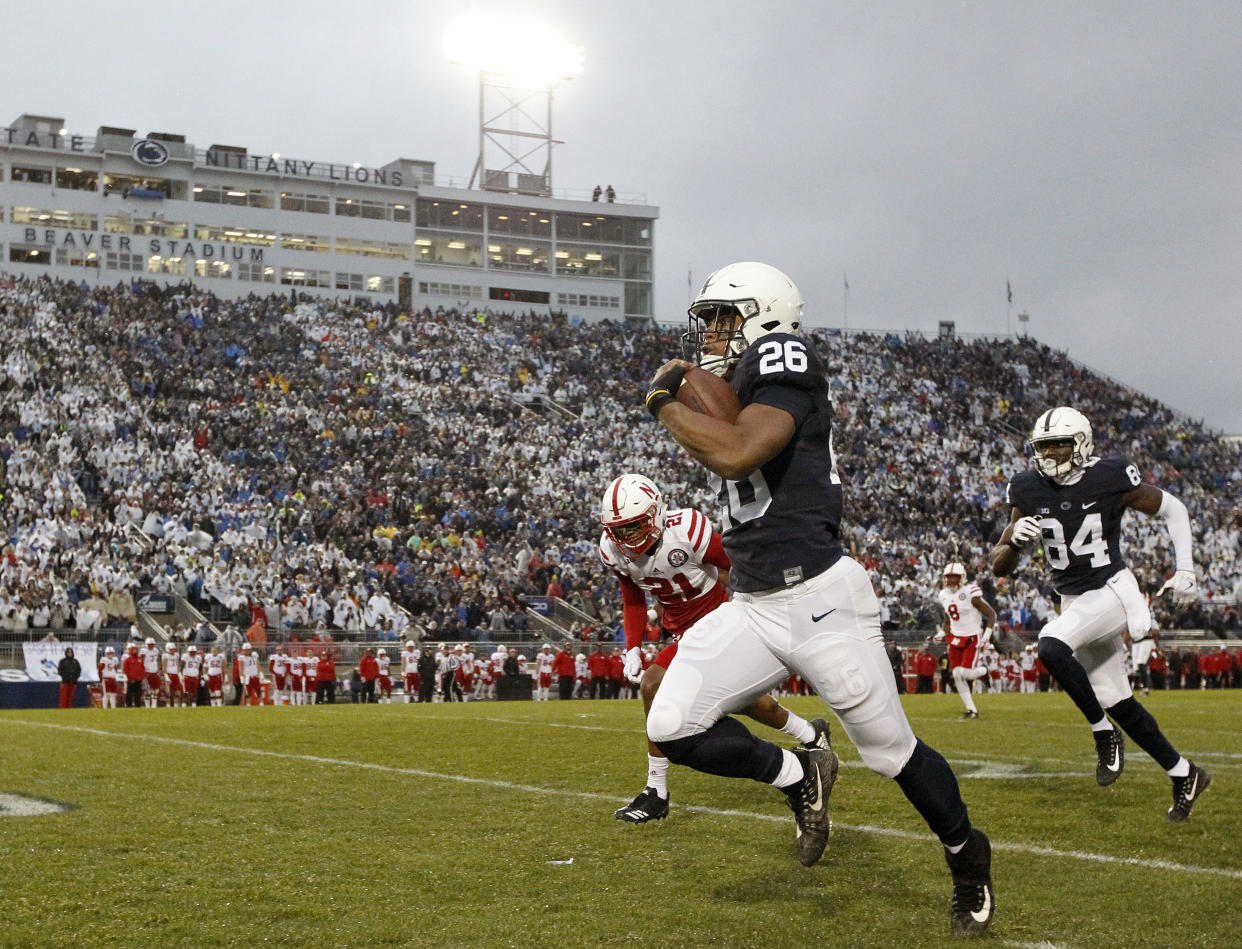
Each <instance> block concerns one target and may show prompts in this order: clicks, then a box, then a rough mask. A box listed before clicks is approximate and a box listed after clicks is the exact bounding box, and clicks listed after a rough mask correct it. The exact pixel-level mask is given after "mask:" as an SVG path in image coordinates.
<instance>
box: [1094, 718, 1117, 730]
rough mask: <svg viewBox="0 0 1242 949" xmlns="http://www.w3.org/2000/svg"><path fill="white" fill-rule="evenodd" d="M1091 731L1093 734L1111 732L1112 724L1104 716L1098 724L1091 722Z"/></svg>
mask: <svg viewBox="0 0 1242 949" xmlns="http://www.w3.org/2000/svg"><path fill="white" fill-rule="evenodd" d="M1091 730H1092V731H1093V732H1111V731H1112V730H1113V723H1112V722H1110V721H1109V720H1108V716H1105V717H1104V718H1101V719H1100V720H1099V721H1098V722H1092V723H1091Z"/></svg>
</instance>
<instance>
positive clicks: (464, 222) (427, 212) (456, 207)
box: [414, 198, 483, 233]
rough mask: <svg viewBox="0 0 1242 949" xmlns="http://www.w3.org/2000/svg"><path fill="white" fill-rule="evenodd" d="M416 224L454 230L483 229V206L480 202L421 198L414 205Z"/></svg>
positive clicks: (478, 230)
mask: <svg viewBox="0 0 1242 949" xmlns="http://www.w3.org/2000/svg"><path fill="white" fill-rule="evenodd" d="M414 210H415V226H416V227H431V228H437V229H439V230H452V231H477V232H479V233H482V231H483V208H482V206H481V205H478V204H462V203H461V202H458V201H437V200H433V199H431V198H419V199H418V201H417V203H416V204H415V205H414Z"/></svg>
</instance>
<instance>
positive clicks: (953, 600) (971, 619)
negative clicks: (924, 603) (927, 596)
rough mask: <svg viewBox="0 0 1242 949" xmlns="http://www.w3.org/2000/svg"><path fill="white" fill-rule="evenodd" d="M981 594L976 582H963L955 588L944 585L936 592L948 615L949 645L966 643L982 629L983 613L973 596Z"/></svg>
mask: <svg viewBox="0 0 1242 949" xmlns="http://www.w3.org/2000/svg"><path fill="white" fill-rule="evenodd" d="M982 596H983V591H982V590H980V589H979V585H978V584H977V583H963V584H962V585H961V586H959V587H958V588H957V589H956V590H950V589H949V588H948V587H944V588H942V589H941V590H940V591H939V592H938V593H937V594H936V597H937V599H939V600H940V606H941V607H942V608H943V609H944V612H945V615H946V616H948V617H949V645H950V646H964V645H966V640H968V639H973V638H975V637H976V636H978V635H979V633H980V631H981V630H982V629H983V614H982V613H980V612H979V608H978V607H977V606H975V603H974V601H975V597H982Z"/></svg>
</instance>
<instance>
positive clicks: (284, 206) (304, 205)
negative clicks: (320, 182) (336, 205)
mask: <svg viewBox="0 0 1242 949" xmlns="http://www.w3.org/2000/svg"><path fill="white" fill-rule="evenodd" d="M331 203H332V199H331V198H329V197H328V196H327V195H326V194H303V193H302V192H300V191H282V192H281V193H280V209H281V210H282V211H305V212H306V213H308V214H327V213H328V210H329V206H330V205H331Z"/></svg>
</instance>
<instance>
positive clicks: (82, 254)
mask: <svg viewBox="0 0 1242 949" xmlns="http://www.w3.org/2000/svg"><path fill="white" fill-rule="evenodd" d="M56 266H58V267H94V268H95V269H96V270H98V269H99V254H97V253H95V251H93V250H81V249H79V248H77V247H57V248H56Z"/></svg>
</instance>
